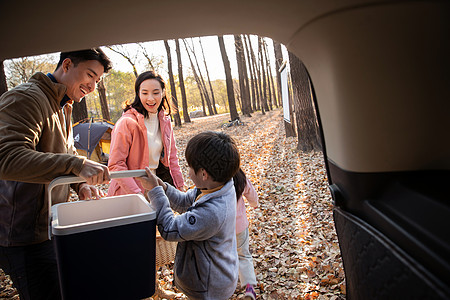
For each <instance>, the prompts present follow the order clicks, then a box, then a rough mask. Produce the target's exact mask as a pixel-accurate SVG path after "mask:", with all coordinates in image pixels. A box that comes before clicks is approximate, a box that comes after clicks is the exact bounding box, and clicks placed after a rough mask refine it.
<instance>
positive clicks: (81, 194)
mask: <svg viewBox="0 0 450 300" xmlns="http://www.w3.org/2000/svg"><path fill="white" fill-rule="evenodd" d="M102 197H105V193H104V192H103V191H102V190H99V189H97V188H96V187H95V186H92V185H89V184H87V183H82V184H80V187H79V188H78V198H79V199H80V200H89V199H100V198H102Z"/></svg>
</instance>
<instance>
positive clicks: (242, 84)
mask: <svg viewBox="0 0 450 300" xmlns="http://www.w3.org/2000/svg"><path fill="white" fill-rule="evenodd" d="M234 45H235V49H236V60H237V66H238V75H239V92H240V96H241V102H242V104H241V111H242V114H243V115H246V116H250V109H249V103H250V92H249V87H248V77H247V69H246V66H245V57H244V49H243V48H244V47H243V45H242V39H241V36H240V35H234ZM246 79H247V81H246Z"/></svg>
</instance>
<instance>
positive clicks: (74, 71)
mask: <svg viewBox="0 0 450 300" xmlns="http://www.w3.org/2000/svg"><path fill="white" fill-rule="evenodd" d="M66 60H68V62H66V61H64V64H63V68H64V69H63V70H64V75H63V78H62V82H61V83H62V84H64V85H65V86H66V87H67V92H66V94H67V96H68V97H69V98H70V99H71V100H74V101H76V102H80V101H81V99H82V98H83V97H84V96H86V95H87V94H89V93H92V92H93V91H94V90H95V87H96V84H97V83H98V82H99V81H100V79H101V76H102V75H103V72H104V68H103V66H102V64H101V63H100V62H98V61H96V60H86V61H82V62H80V63H78V65H77V66H75V65H74V64H73V62H72V61H71V60H70V59H66Z"/></svg>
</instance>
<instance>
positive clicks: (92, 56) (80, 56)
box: [56, 47, 112, 73]
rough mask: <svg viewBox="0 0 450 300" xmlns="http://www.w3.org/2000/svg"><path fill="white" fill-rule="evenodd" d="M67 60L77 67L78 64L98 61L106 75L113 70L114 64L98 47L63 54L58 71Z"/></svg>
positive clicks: (60, 56) (60, 57)
mask: <svg viewBox="0 0 450 300" xmlns="http://www.w3.org/2000/svg"><path fill="white" fill-rule="evenodd" d="M66 58H70V60H71V61H72V62H73V64H74V65H75V66H77V65H78V63H80V62H82V61H86V60H96V61H98V62H99V63H101V64H102V66H103V68H104V72H105V73H107V72H108V71H109V70H111V67H112V63H111V61H110V60H109V58H108V56H106V54H105V52H103V50H102V49H100V48H98V47H97V48H91V49H85V50H78V51H70V52H61V54H60V55H59V62H58V65H57V66H56V69H58V68H59V67H60V66H61V65H62V63H63V61H64V60H65V59H66Z"/></svg>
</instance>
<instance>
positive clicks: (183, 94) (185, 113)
mask: <svg viewBox="0 0 450 300" xmlns="http://www.w3.org/2000/svg"><path fill="white" fill-rule="evenodd" d="M175 46H176V47H175V51H176V52H177V61H178V80H179V81H180V89H181V103H182V106H183V119H184V123H189V122H191V118H189V112H188V106H187V100H186V90H185V88H184V79H183V65H182V64H181V51H180V42H179V41H178V39H176V40H175Z"/></svg>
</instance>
